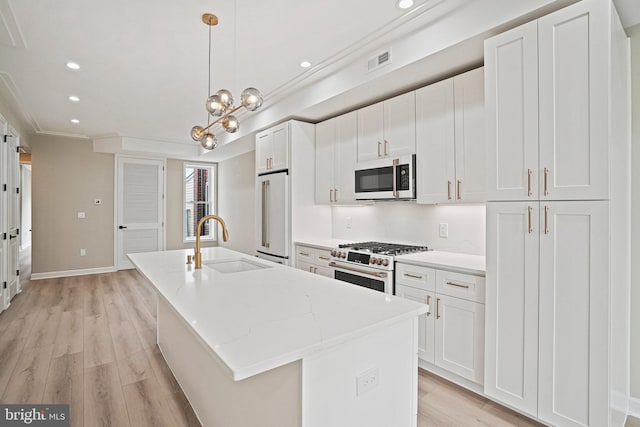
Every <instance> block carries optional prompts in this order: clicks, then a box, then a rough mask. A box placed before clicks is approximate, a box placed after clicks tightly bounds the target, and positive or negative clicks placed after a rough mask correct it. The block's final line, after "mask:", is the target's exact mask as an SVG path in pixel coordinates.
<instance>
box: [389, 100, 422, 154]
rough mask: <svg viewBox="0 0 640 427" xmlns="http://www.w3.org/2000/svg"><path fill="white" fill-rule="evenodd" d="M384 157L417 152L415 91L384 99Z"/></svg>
mask: <svg viewBox="0 0 640 427" xmlns="http://www.w3.org/2000/svg"><path fill="white" fill-rule="evenodd" d="M383 116H384V125H383V137H384V138H383V139H384V140H383V147H382V154H383V157H398V156H406V155H409V154H415V153H416V98H415V92H409V93H405V94H403V95H399V96H396V97H394V98H391V99H388V100H386V101H384V115H383Z"/></svg>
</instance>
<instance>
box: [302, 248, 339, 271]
mask: <svg viewBox="0 0 640 427" xmlns="http://www.w3.org/2000/svg"><path fill="white" fill-rule="evenodd" d="M330 261H331V251H330V250H329V249H320V248H315V247H312V246H305V245H296V268H297V269H298V270H304V271H308V272H309V273H314V274H319V275H321V276H325V277H330V278H332V279H333V278H334V269H333V268H332V267H329V262H330Z"/></svg>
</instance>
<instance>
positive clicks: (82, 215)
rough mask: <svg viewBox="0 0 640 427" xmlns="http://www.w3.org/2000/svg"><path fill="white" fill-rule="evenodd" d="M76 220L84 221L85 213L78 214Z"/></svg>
mask: <svg viewBox="0 0 640 427" xmlns="http://www.w3.org/2000/svg"><path fill="white" fill-rule="evenodd" d="M78 218H79V219H85V218H86V215H85V213H84V212H78Z"/></svg>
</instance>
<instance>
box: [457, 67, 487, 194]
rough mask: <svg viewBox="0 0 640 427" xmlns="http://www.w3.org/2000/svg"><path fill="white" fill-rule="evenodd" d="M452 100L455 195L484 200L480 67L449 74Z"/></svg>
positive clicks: (481, 77) (483, 142)
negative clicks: (453, 114) (453, 102)
mask: <svg viewBox="0 0 640 427" xmlns="http://www.w3.org/2000/svg"><path fill="white" fill-rule="evenodd" d="M453 89H454V100H455V153H456V155H455V159H456V199H457V200H459V201H462V202H484V201H486V199H487V195H486V188H487V183H486V174H485V170H486V160H485V159H486V155H487V153H486V135H485V113H484V69H483V68H477V69H475V70H471V71H469V72H467V73H464V74H460V75H459V76H456V77H454V78H453Z"/></svg>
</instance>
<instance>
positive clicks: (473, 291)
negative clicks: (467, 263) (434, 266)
mask: <svg viewBox="0 0 640 427" xmlns="http://www.w3.org/2000/svg"><path fill="white" fill-rule="evenodd" d="M484 282H485V280H484V277H480V276H472V275H470V274H462V273H454V272H451V271H442V270H437V271H436V292H438V293H439V294H443V295H449V296H452V297H457V298H463V299H466V300H469V301H475V302H479V303H481V304H484V288H485V286H484Z"/></svg>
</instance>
